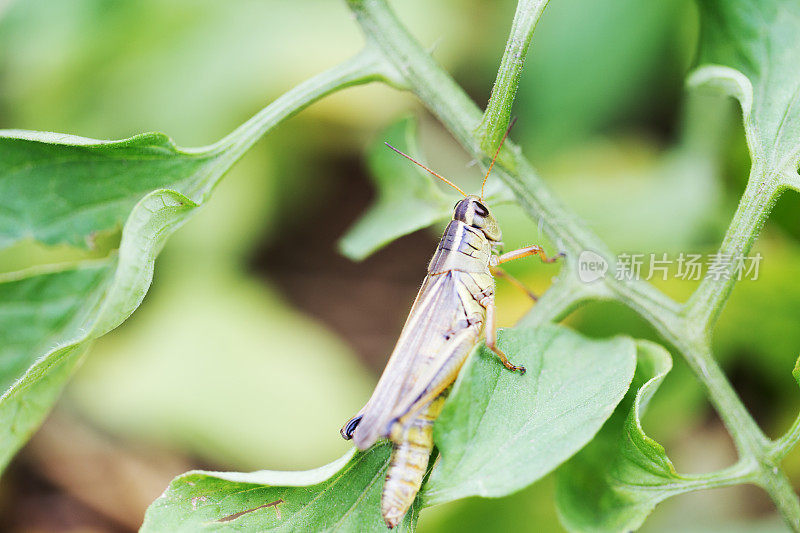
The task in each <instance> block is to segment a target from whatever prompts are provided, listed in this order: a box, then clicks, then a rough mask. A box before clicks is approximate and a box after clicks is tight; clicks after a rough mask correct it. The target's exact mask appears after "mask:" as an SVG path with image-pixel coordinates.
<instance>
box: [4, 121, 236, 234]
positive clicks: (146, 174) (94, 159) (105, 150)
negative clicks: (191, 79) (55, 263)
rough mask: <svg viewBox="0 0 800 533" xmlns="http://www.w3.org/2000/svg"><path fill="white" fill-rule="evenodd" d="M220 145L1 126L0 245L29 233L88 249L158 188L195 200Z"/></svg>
mask: <svg viewBox="0 0 800 533" xmlns="http://www.w3.org/2000/svg"><path fill="white" fill-rule="evenodd" d="M223 154H224V151H213V150H212V151H195V153H192V152H191V151H188V150H184V149H180V148H178V147H176V146H175V144H174V143H173V142H172V141H171V140H170V139H169V138H168V137H166V136H165V135H163V134H160V133H146V134H143V135H138V136H136V137H132V138H130V139H125V140H122V141H97V140H94V139H86V138H83V137H75V136H72V135H59V134H54V133H41V132H25V131H4V132H0V212H2V213H3V216H2V217H0V248H4V247H7V246H10V245H11V244H14V243H15V242H17V241H19V240H21V239H26V238H32V239H35V240H38V241H41V242H43V243H45V244H61V243H67V244H71V245H74V246H82V247H89V246H91V244H92V237H93V236H94V235H96V234H97V233H100V232H105V231H111V230H114V229H118V228H120V227H122V224H123V223H124V222H125V220H126V219H127V217H128V215H129V214H130V212H131V210H132V209H133V206H134V205H136V203H137V202H139V200H141V199H142V198H143V197H144V196H145V195H146V194H148V193H150V192H151V191H153V190H156V189H161V188H167V187H168V188H170V189H174V190H179V191H181V192H182V193H183V194H184V195H185V196H187V197H189V198H192V200H193V201H195V202H199V201H201V200H202V199H203V193H204V192H205V190H204V187H205V186H208V185H209V184H211V183H213V182H214V178H218V177H219V176H220V175H221V173H222V172H221V170H223V169H218V171H217V172H216V173H215V174H216V176H214V177H212V178H211V179H209V174H211V173H212V172H213V166H214V164H215V163H218V159H219V158H220V156H221V155H223Z"/></svg>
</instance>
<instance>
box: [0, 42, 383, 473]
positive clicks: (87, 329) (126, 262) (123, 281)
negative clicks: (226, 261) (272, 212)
mask: <svg viewBox="0 0 800 533" xmlns="http://www.w3.org/2000/svg"><path fill="white" fill-rule="evenodd" d="M381 72H384V71H381V67H380V59H379V58H378V57H377V56H376V55H375V54H374V53H373V52H371V51H369V50H365V51H364V52H363V53H361V54H358V55H356V56H354V57H353V58H352V59H350V60H348V61H345V62H343V63H341V64H339V65H337V66H335V67H333V68H332V69H330V70H328V71H326V72H323V73H321V74H319V75H317V76H316V77H314V78H311V79H310V80H308V81H306V82H305V83H303V84H300V85H298V86H297V87H295V88H294V89H293V90H291V91H289V92H288V93H286V94H284V95H283V96H282V97H281V98H279V99H278V100H276V101H275V102H274V103H273V104H271V105H269V106H267V107H266V108H264V109H263V110H262V111H261V112H260V113H258V114H256V115H255V116H254V117H253V118H251V119H250V120H249V121H247V122H245V123H244V124H242V125H241V126H240V127H239V128H238V129H237V130H236V131H234V132H233V133H232V134H230V135H229V136H228V137H226V138H225V139H223V140H221V141H220V142H218V143H216V144H215V145H212V146H209V147H207V148H198V149H184V148H178V147H177V146H176V145H175V144H174V143H173V142H172V141H171V140H170V139H169V138H168V137H166V136H165V135H163V134H160V133H148V134H143V135H138V136H136V137H132V138H130V139H126V140H122V141H101V140H94V139H87V138H83V137H75V136H71V135H60V134H55V133H41V132H31V131H19V130H5V131H0V248H2V247H7V246H10V245H11V244H13V243H15V242H18V241H20V240H23V239H33V240H36V241H41V242H43V243H45V244H48V245H54V244H67V245H72V246H77V247H91V246H92V243H93V242H94V240H95V239H96V238H97V237H98V236H99V235H100V234H108V233H109V232H113V231H115V230H117V229H118V228H120V227H121V228H122V236H121V241H120V245H119V251H118V253H117V254H116V255H115V256H113V257H112V258H111V259H109V260H108V262H107V266H106V267H104V268H103V267H98V268H101V270H103V271H102V272H95V273H94V274H96V275H97V278H96V279H95V280H91V279H87V277H88V278H91V275H92V273H91V272H89V271H86V270H80V269H78V270H75V269H70V268H64V269H63V270H64V272H63V273H61V274H55V275H52V274H40V273H37V272H36V271H29V272H27V273H22V274H16V275H12V276H6V277H5V278H2V279H0V292H2V291H5V292H7V293H8V296H9V300H2V301H0V302H2V303H0V326H8V327H4V328H2V329H0V346H9V347H8V348H5V349H4V350H5V351H4V352H3V353H2V354H0V355H3V356H4V359H3V363H2V365H1V366H0V372H1V373H0V383H2V384H5V385H6V386H8V385H9V384H11V385H10V386H8V388H7V389H4V390H5V392H3V394H2V396H0V428H2V429H0V469H1V468H2V467H4V466H5V464H6V463H7V462H8V460H9V459H10V457H11V456H12V455H13V453H14V452H15V451H16V450H17V449H18V448H19V447H20V446H21V445H22V444H23V443H24V442H25V440H26V439H27V438H28V437H29V436H30V434H31V433H32V432H33V431H34V430H35V429H36V427H37V426H38V425H39V424H40V423H41V421H42V419H43V418H44V416H45V415H46V414H47V412H48V410H49V408H50V407H51V406H52V404H53V402H54V401H55V399H56V398H57V396H58V394H59V392H60V391H61V389H62V388H63V385H64V383H65V381H66V379H67V378H68V377H69V375H70V374H71V371H72V370H73V369H74V368H75V366H76V364H77V362H78V361H79V360H80V356H81V355H82V354H83V353H84V352H85V350H86V348H87V347H88V346H89V344H90V343H91V341H92V340H93V339H95V338H97V337H100V336H102V335H104V334H106V333H108V332H109V331H110V330H112V329H114V328H115V327H117V326H118V325H119V324H121V323H122V322H123V321H124V320H125V319H127V318H128V317H129V316H130V315H131V313H133V311H134V310H135V309H136V308H137V307H138V306H139V304H140V303H141V302H142V300H143V298H144V296H145V294H146V293H147V290H148V288H149V287H150V283H151V281H152V277H153V268H154V262H155V258H156V256H157V255H158V253H159V252H160V251H161V248H162V247H163V245H164V243H165V242H166V239H167V237H168V236H169V235H170V234H172V233H173V232H174V231H175V230H176V229H177V228H178V227H179V226H180V225H181V224H183V223H184V222H185V221H186V220H187V219H188V217H189V215H190V214H192V213H193V212H194V211H195V209H196V208H198V207H200V205H202V204H203V203H204V202H205V201H206V200H207V199H208V197H209V196H210V194H211V191H212V190H213V188H214V186H215V185H216V184H217V183H218V182H219V180H220V178H221V177H222V175H223V174H224V173H225V172H226V171H227V170H228V169H229V168H230V167H231V166H232V165H233V164H234V163H235V162H236V161H237V160H238V159H239V157H241V156H242V154H243V153H244V152H245V151H247V149H249V148H250V146H252V144H253V143H254V142H255V141H256V140H258V139H259V138H260V137H261V136H262V135H264V134H265V133H266V132H268V131H269V130H270V129H272V128H273V127H274V126H275V125H277V124H279V123H280V122H281V121H282V120H283V119H285V118H287V117H289V116H291V115H292V114H294V113H296V112H297V111H299V110H300V109H302V108H304V107H306V106H308V105H309V104H310V103H311V102H313V101H315V100H317V99H319V98H321V97H322V96H325V95H326V94H328V93H330V92H332V91H335V90H337V89H341V88H344V87H347V86H349V85H353V84H358V83H365V82H368V81H372V80H374V79H379V78H381ZM384 73H385V72H384ZM53 270H56V269H53ZM43 276H44V277H43ZM47 276H51V277H47ZM3 282H5V283H7V284H9V285H7V286H5V287H2V285H4V283H3ZM39 285H41V287H47V288H49V290H50V291H51V292H47V291H43V292H42V293H41V294H39V295H37V294H36V291H34V290H33V289H31V288H32V287H33V288H35V287H37V286H39ZM82 291H85V292H82ZM48 298H49V299H48ZM15 299H16V303H15ZM59 308H60V311H59ZM51 313H52V314H51ZM30 316H34V318H35V320H34V322H32V323H30V324H29V325H25V324H26V319H27V318H29V317H30ZM20 324H23V326H22V327H23V328H25V327H28V326H29V327H30V328H31V329H30V330H27V329H19V325H20ZM15 327H16V329H15ZM15 336H17V337H18V338H15ZM6 358H7V359H6ZM28 364H29V365H30V366H29V367H27V369H25V367H26V366H27V365H28Z"/></svg>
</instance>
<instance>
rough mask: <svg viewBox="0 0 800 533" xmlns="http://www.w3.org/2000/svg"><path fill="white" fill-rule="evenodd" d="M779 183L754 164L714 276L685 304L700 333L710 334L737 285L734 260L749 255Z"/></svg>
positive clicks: (717, 257)
mask: <svg viewBox="0 0 800 533" xmlns="http://www.w3.org/2000/svg"><path fill="white" fill-rule="evenodd" d="M779 191H780V182H779V181H778V180H777V179H775V177H773V176H767V175H765V172H764V170H763V168H762V167H761V165H759V164H753V167H752V168H751V170H750V178H749V180H748V182H747V186H746V187H745V190H744V193H743V194H742V198H741V200H740V201H739V206H738V208H737V209H736V213H735V214H734V215H733V220H732V221H731V223H730V226H728V230H727V232H726V233H725V237H724V238H723V240H722V244H721V245H720V248H719V251H718V252H717V254H716V255H715V260H714V263H713V264H712V265H711V266H710V267H709V273H710V272H712V269H714V268H715V267H716V272H717V274H715V275H714V276H710V275H707V276H706V278H705V279H704V280H703V281H702V282H701V283H700V286H699V287H698V288H697V290H696V291H695V292H694V294H692V297H691V298H690V299H689V302H688V303H687V317H688V318H689V319H690V320H691V322H692V324H693V326H694V327H695V328H696V329H698V330H700V331H710V330H711V328H712V327H713V325H714V323H715V322H716V320H717V318H718V317H719V315H720V313H721V312H722V307H723V305H724V303H725V302H726V301H727V300H728V297H729V296H730V294H731V291H733V287H734V285H735V284H736V278H737V272H736V266H737V263H736V261H737V258H744V257H745V256H747V254H748V253H749V252H750V250H751V248H752V247H753V243H755V241H756V238H757V237H758V233H759V231H761V228H762V227H763V226H764V222H765V221H766V220H767V217H768V216H769V213H770V211H771V210H772V206H773V205H774V204H775V201H776V199H777V197H778V194H779Z"/></svg>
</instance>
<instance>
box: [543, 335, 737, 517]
mask: <svg viewBox="0 0 800 533" xmlns="http://www.w3.org/2000/svg"><path fill="white" fill-rule="evenodd" d="M637 354H638V365H637V369H636V377H635V379H634V383H639V384H641V383H642V382H644V384H642V385H641V387H640V388H639V389H638V390H637V391H636V393H635V396H633V395H632V394H629V397H630V396H633V397H632V398H629V400H628V401H626V402H623V404H621V405H620V409H618V410H617V412H616V413H615V414H614V416H613V417H612V418H611V419H610V420H609V421H608V423H606V425H605V426H603V429H602V431H601V432H600V433H599V434H598V435H597V437H596V438H595V439H594V440H593V441H592V443H591V444H589V445H588V446H587V447H586V448H584V449H583V450H582V451H581V452H580V453H579V454H577V455H576V456H575V457H573V458H572V459H571V460H570V461H569V462H567V463H566V464H565V465H564V466H563V467H561V468H560V469H559V471H558V484H557V489H556V505H557V508H558V512H559V515H560V517H561V521H562V523H563V524H564V526H565V527H566V528H567V529H569V530H570V531H631V530H634V529H636V528H638V527H639V526H640V525H641V524H642V523H643V522H644V520H645V518H647V516H648V515H649V514H650V513H651V512H652V510H653V509H654V508H655V506H656V504H658V503H659V502H661V501H662V500H664V499H666V498H668V497H670V496H674V495H677V494H682V493H684V492H689V491H693V490H699V489H704V488H711V487H717V486H725V485H729V484H734V483H742V482H745V479H744V474H743V471H744V468H743V467H740V466H738V465H737V466H735V467H731V468H730V469H728V470H724V471H720V472H716V473H712V474H705V475H681V474H678V473H677V472H676V471H675V467H674V466H673V465H672V462H671V461H670V460H669V458H668V457H667V455H666V452H665V450H664V447H663V446H661V445H660V444H659V443H658V442H656V441H654V440H653V439H651V438H650V437H648V436H647V435H646V434H645V432H644V430H643V429H642V424H641V415H642V413H643V412H644V411H645V409H646V408H647V404H648V403H649V402H650V399H651V398H652V397H653V395H654V394H655V392H656V391H657V390H658V387H659V385H660V384H661V382H662V381H663V380H664V378H665V377H666V375H667V373H668V372H669V371H670V370H671V368H672V359H671V358H670V356H669V353H668V352H667V351H666V350H665V349H664V348H663V347H661V346H660V345H658V344H654V343H652V342H648V341H638V343H637ZM632 390H635V389H632ZM626 412H627V415H626Z"/></svg>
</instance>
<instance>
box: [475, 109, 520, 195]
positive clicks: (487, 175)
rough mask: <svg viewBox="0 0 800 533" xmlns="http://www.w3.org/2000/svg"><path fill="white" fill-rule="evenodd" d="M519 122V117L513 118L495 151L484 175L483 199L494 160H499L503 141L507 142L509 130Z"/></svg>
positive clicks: (482, 185) (482, 184)
mask: <svg viewBox="0 0 800 533" xmlns="http://www.w3.org/2000/svg"><path fill="white" fill-rule="evenodd" d="M516 122H517V117H514V118H512V119H511V124H509V125H508V128H507V129H506V132H505V133H504V134H503V138H502V139H501V140H500V145H499V146H498V147H497V151H496V152H495V153H494V157H493V158H492V164H491V165H489V170H488V171H487V172H486V176H484V177H483V183H481V200H483V188H484V187H486V180H487V179H489V174H490V173H491V172H492V167H493V166H494V162H495V161H497V156H498V155H500V149H501V148H502V147H503V143H504V142H506V137H508V132H510V131H511V128H513V127H514V124H516Z"/></svg>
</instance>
